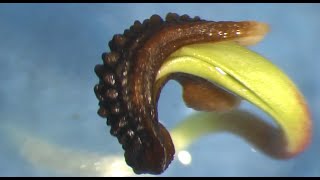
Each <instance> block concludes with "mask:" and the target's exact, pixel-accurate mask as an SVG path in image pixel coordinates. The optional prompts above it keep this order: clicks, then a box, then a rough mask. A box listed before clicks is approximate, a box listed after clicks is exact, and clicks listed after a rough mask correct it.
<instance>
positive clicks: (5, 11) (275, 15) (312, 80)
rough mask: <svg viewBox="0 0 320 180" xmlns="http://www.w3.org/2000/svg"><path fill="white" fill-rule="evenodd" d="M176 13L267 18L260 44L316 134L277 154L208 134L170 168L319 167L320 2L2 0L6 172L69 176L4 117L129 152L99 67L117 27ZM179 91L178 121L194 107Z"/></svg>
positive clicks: (175, 95)
mask: <svg viewBox="0 0 320 180" xmlns="http://www.w3.org/2000/svg"><path fill="white" fill-rule="evenodd" d="M167 12H176V13H179V14H189V15H190V16H196V15H197V16H200V17H202V18H204V19H208V20H215V21H219V20H234V21H238V20H257V21H262V22H266V23H268V24H269V25H270V26H271V32H270V33H269V34H268V35H267V36H266V38H265V40H264V41H262V42H261V43H259V44H258V45H257V46H254V47H253V48H252V49H253V50H255V51H257V52H259V53H260V54H262V55H264V56H265V57H267V58H268V59H270V60H271V61H272V62H273V63H274V64H276V65H277V66H278V67H280V68H281V69H282V70H283V71H284V72H285V73H286V74H287V75H288V76H289V77H291V79H292V80H293V81H294V82H295V83H296V85H297V86H298V87H299V89H300V90H301V92H302V93H303V94H304V95H305V98H306V100H307V101H308V103H309V106H310V111H311V114H312V117H313V121H314V138H313V141H312V144H311V146H310V147H309V148H308V149H307V150H306V151H305V152H304V153H302V154H301V155H299V156H297V157H295V158H293V159H290V160H287V161H278V160H274V159H271V158H270V157H268V156H266V155H264V154H262V153H260V152H255V151H253V150H252V148H251V145H250V144H248V143H246V142H245V141H243V140H242V139H241V138H239V137H237V136H234V135H231V134H227V133H225V134H218V135H209V136H206V137H203V138H201V139H200V140H199V141H197V142H195V143H194V144H192V146H191V147H190V148H189V152H190V153H191V154H192V158H193V159H192V163H191V164H190V165H189V166H183V165H181V164H179V163H177V162H176V161H174V162H173V163H172V165H171V166H170V167H169V168H168V170H167V171H166V172H165V173H163V174H162V176H320V160H319V159H320V151H319V149H320V143H319V142H320V136H319V135H320V121H319V117H320V113H319V112H320V111H319V110H318V109H319V106H320V96H319V95H320V93H319V92H320V80H319V77H320V71H319V69H320V63H319V62H320V59H319V53H320V46H319V39H320V33H319V32H320V21H319V18H320V4H1V5H0V124H2V125H3V127H2V130H1V132H0V154H1V156H0V161H1V163H0V176H57V175H58V176H59V175H65V174H63V173H59V171H53V170H50V168H49V169H48V168H39V167H35V166H33V165H32V164H31V163H30V162H28V161H26V160H25V158H24V156H23V154H21V152H20V151H19V149H20V148H22V147H20V146H18V145H17V144H15V143H14V142H13V141H14V140H13V139H12V138H11V137H12V136H13V135H12V133H10V131H6V129H5V127H6V126H4V124H6V125H7V124H10V125H13V126H19V127H22V129H26V130H28V131H31V132H32V133H34V134H36V135H37V136H39V137H41V138H44V139H47V140H48V141H50V142H55V143H57V144H60V145H63V146H66V147H70V148H73V149H79V150H85V151H89V152H97V153H102V154H103V153H104V154H115V153H118V154H120V155H121V154H122V153H123V152H122V149H121V146H120V145H119V144H118V142H117V140H116V138H114V137H112V136H111V135H110V134H109V127H107V126H106V125H105V122H104V120H102V119H101V118H100V117H99V116H98V115H97V114H96V111H97V109H98V101H97V99H96V97H95V95H94V93H93V86H94V84H96V83H97V82H98V79H97V78H96V76H95V74H94V71H93V68H94V66H95V65H96V64H98V63H101V59H100V56H101V53H102V52H104V51H107V50H108V46H107V43H108V41H109V40H110V39H111V38H112V36H113V34H115V33H122V32H123V30H124V29H125V28H128V27H129V26H130V25H131V24H132V23H133V22H134V21H135V20H140V21H143V20H144V19H146V18H149V17H150V16H151V15H152V14H159V15H161V16H162V17H163V16H165V14H166V13H167ZM180 90H181V89H180V87H179V86H178V84H176V83H174V82H170V83H169V84H167V86H166V87H165V89H164V91H163V93H162V96H161V100H160V103H159V108H160V119H161V120H162V121H163V122H165V124H166V126H167V127H169V128H170V127H174V125H176V124H177V123H178V122H179V120H181V119H182V118H183V117H185V116H186V115H187V114H189V113H190V109H187V108H186V107H185V105H184V104H183V101H182V99H181V97H180V96H181V91H180ZM270 90H272V87H270ZM246 107H248V108H249V109H250V108H252V107H251V106H250V105H248V106H246ZM252 110H253V111H255V109H254V108H252ZM34 155H35V156H36V154H34ZM50 158H54V157H50ZM62 168H63V167H62ZM69 175H70V174H69ZM71 175H76V174H71Z"/></svg>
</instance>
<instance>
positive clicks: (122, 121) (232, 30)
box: [94, 13, 260, 174]
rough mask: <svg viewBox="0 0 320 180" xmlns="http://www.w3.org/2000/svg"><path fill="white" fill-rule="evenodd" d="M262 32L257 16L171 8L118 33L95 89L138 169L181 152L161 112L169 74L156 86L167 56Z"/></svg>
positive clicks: (154, 168)
mask: <svg viewBox="0 0 320 180" xmlns="http://www.w3.org/2000/svg"><path fill="white" fill-rule="evenodd" d="M257 33H258V34H259V33H260V32H259V30H257V29H256V23H255V22H251V21H243V22H232V21H221V22H214V21H206V20H202V19H200V18H199V17H194V18H190V17H189V16H188V15H182V16H179V15H177V14H174V13H169V14H168V15H167V16H166V18H165V20H163V19H162V18H161V17H160V16H158V15H153V16H151V17H150V19H146V20H144V21H143V23H140V22H139V21H135V22H134V24H133V25H132V26H131V27H130V28H129V29H126V30H125V31H124V33H123V34H117V35H114V37H113V39H112V40H111V41H110V42H109V47H110V50H111V52H109V53H104V54H103V55H102V59H103V64H101V65H97V66H96V67H95V72H96V74H97V76H98V77H99V84H97V85H96V86H95V87H94V92H95V94H96V96H97V98H98V100H99V106H100V108H99V110H98V114H99V115H100V116H101V117H104V118H107V124H108V125H109V126H111V130H110V133H111V134H112V135H113V136H116V137H117V138H118V141H119V142H120V143H121V144H122V147H123V149H124V150H125V154H124V155H125V159H126V162H127V164H128V165H129V166H131V167H132V168H133V170H134V172H135V173H137V174H141V173H150V174H160V173H162V172H163V171H164V170H165V169H166V168H167V167H168V165H169V164H170V162H171V161H172V159H173V156H174V153H175V149H174V145H173V142H172V139H171V137H170V134H169V132H168V131H167V129H166V128H165V127H164V126H163V125H162V124H161V123H160V122H159V121H158V112H157V102H158V98H159V94H160V91H161V88H162V87H163V85H164V84H165V82H167V80H168V79H165V80H164V81H162V83H161V84H160V85H159V86H158V85H157V86H155V78H156V74H157V72H158V70H159V68H160V67H161V65H162V64H163V62H164V61H165V59H166V58H167V57H168V56H169V55H170V54H171V53H173V52H174V51H176V50H177V49H179V48H181V47H183V46H185V45H189V44H193V43H203V42H219V41H225V40H234V41H238V40H239V41H240V39H245V38H246V37H248V36H250V35H252V34H253V35H255V34H257ZM243 42H244V43H248V44H249V43H250V42H249V41H246V40H243ZM174 77H175V75H173V76H170V77H168V78H174ZM182 85H183V83H182ZM195 99H196V98H193V99H192V98H191V101H189V102H193V100H195ZM231 99H232V98H231ZM204 108H207V107H204Z"/></svg>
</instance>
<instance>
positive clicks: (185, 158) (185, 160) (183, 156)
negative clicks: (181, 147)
mask: <svg viewBox="0 0 320 180" xmlns="http://www.w3.org/2000/svg"><path fill="white" fill-rule="evenodd" d="M178 159H179V161H180V162H181V163H182V164H183V165H189V164H190V163H191V161H192V158H191V154H190V153H189V152H188V151H180V152H179V153H178Z"/></svg>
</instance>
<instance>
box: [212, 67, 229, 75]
mask: <svg viewBox="0 0 320 180" xmlns="http://www.w3.org/2000/svg"><path fill="white" fill-rule="evenodd" d="M215 68H216V70H217V71H218V72H219V73H220V74H222V75H226V74H227V73H226V72H224V71H223V70H222V69H221V68H219V67H215Z"/></svg>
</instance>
